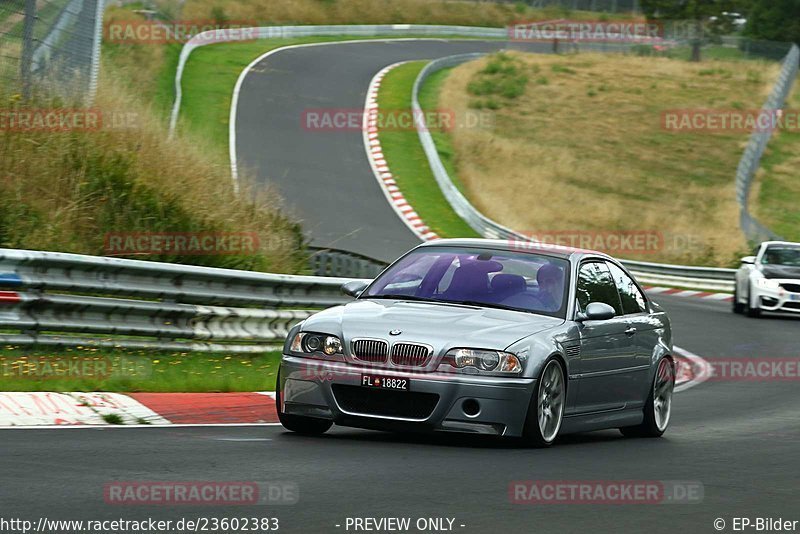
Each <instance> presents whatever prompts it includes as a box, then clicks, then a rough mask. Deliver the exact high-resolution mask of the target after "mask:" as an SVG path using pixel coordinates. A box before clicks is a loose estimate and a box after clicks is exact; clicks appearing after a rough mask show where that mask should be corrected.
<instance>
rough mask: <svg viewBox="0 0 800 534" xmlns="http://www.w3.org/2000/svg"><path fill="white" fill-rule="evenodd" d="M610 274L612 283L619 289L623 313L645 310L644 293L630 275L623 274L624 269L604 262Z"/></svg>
mask: <svg viewBox="0 0 800 534" xmlns="http://www.w3.org/2000/svg"><path fill="white" fill-rule="evenodd" d="M606 264H607V265H608V269H609V271H611V276H612V277H613V278H614V283H615V284H617V289H618V290H619V298H620V300H621V301H622V311H624V312H625V314H626V315H627V314H629V313H642V312H643V311H646V310H647V306H646V305H645V299H644V295H642V292H641V291H639V288H638V287H636V283H634V281H633V280H631V277H630V276H628V275H627V274H625V271H623V270H622V269H620V268H619V267H617V266H616V265H614V264H613V263H608V262H607V263H606Z"/></svg>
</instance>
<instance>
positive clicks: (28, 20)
mask: <svg viewBox="0 0 800 534" xmlns="http://www.w3.org/2000/svg"><path fill="white" fill-rule="evenodd" d="M35 24H36V0H25V20H24V22H23V27H22V55H21V57H20V62H19V68H20V79H21V81H22V98H23V99H24V100H25V101H28V100H30V98H31V85H32V81H31V70H32V67H33V28H34V25H35Z"/></svg>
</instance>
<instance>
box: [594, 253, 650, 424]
mask: <svg viewBox="0 0 800 534" xmlns="http://www.w3.org/2000/svg"><path fill="white" fill-rule="evenodd" d="M606 265H607V266H608V270H609V272H611V277H612V278H613V279H614V284H615V285H616V286H617V291H618V292H619V297H620V301H621V303H622V313H623V317H624V318H625V323H626V325H627V326H626V327H625V335H626V338H627V341H628V343H630V344H631V350H633V352H634V357H633V360H632V361H631V364H630V365H631V367H630V369H629V372H628V373H624V374H623V376H626V377H628V379H629V380H630V384H629V387H626V388H625V391H626V404H627V405H628V407H629V408H630V407H636V406H641V405H643V404H644V402H645V401H646V400H647V395H648V394H649V381H650V366H651V365H652V362H651V360H652V357H653V352H654V350H655V347H656V345H657V344H658V341H659V336H660V334H659V331H658V327H660V326H661V323H660V321H659V320H658V319H657V318H656V317H653V316H651V315H650V311H649V309H648V307H647V299H646V298H645V296H644V293H642V290H641V289H640V288H639V286H638V285H636V282H634V281H633V278H631V277H630V276H629V275H628V273H626V272H625V271H624V270H623V269H622V268H621V267H620V266H618V265H617V264H615V263H614V262H610V261H609V262H606Z"/></svg>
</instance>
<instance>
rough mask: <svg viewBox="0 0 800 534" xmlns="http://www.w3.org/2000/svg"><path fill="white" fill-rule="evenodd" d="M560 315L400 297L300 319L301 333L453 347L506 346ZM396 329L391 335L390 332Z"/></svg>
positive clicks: (554, 322)
mask: <svg viewBox="0 0 800 534" xmlns="http://www.w3.org/2000/svg"><path fill="white" fill-rule="evenodd" d="M563 323H564V320H563V319H557V318H553V317H547V316H544V315H536V314H532V313H525V312H516V311H511V310H499V309H495V308H480V307H476V306H461V305H450V304H436V303H428V302H410V301H401V300H368V299H364V300H357V301H355V302H352V303H349V304H346V305H344V306H337V307H335V308H330V309H328V310H325V311H323V312H320V313H318V314H316V315H314V316H312V317H310V318H308V319H307V320H306V321H305V322H304V323H303V330H304V331H311V332H320V333H327V334H341V335H342V336H343V341H344V342H346V343H349V342H350V341H351V340H352V339H353V338H359V337H369V338H379V339H386V340H391V341H392V342H396V341H409V342H417V343H425V344H428V345H431V346H432V347H433V348H434V351H435V352H439V351H441V350H445V349H449V348H452V347H474V348H487V349H498V350H500V349H504V348H506V347H508V346H509V345H511V344H512V343H514V342H515V341H517V340H519V339H521V338H523V337H526V336H529V335H531V334H535V333H537V332H541V331H542V330H545V329H547V328H552V327H554V326H558V325H560V324H563ZM398 330H399V331H400V333H399V334H396V335H390V334H389V332H390V331H398Z"/></svg>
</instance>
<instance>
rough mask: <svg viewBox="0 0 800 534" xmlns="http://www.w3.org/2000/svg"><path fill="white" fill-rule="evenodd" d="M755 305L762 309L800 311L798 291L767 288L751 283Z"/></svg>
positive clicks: (799, 294)
mask: <svg viewBox="0 0 800 534" xmlns="http://www.w3.org/2000/svg"><path fill="white" fill-rule="evenodd" d="M753 286H754V287H753V297H754V300H755V305H756V306H758V308H760V309H762V310H764V311H771V312H792V313H800V293H794V292H791V291H787V290H786V289H783V288H780V289H768V288H764V287H760V286H756V285H755V284H753Z"/></svg>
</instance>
